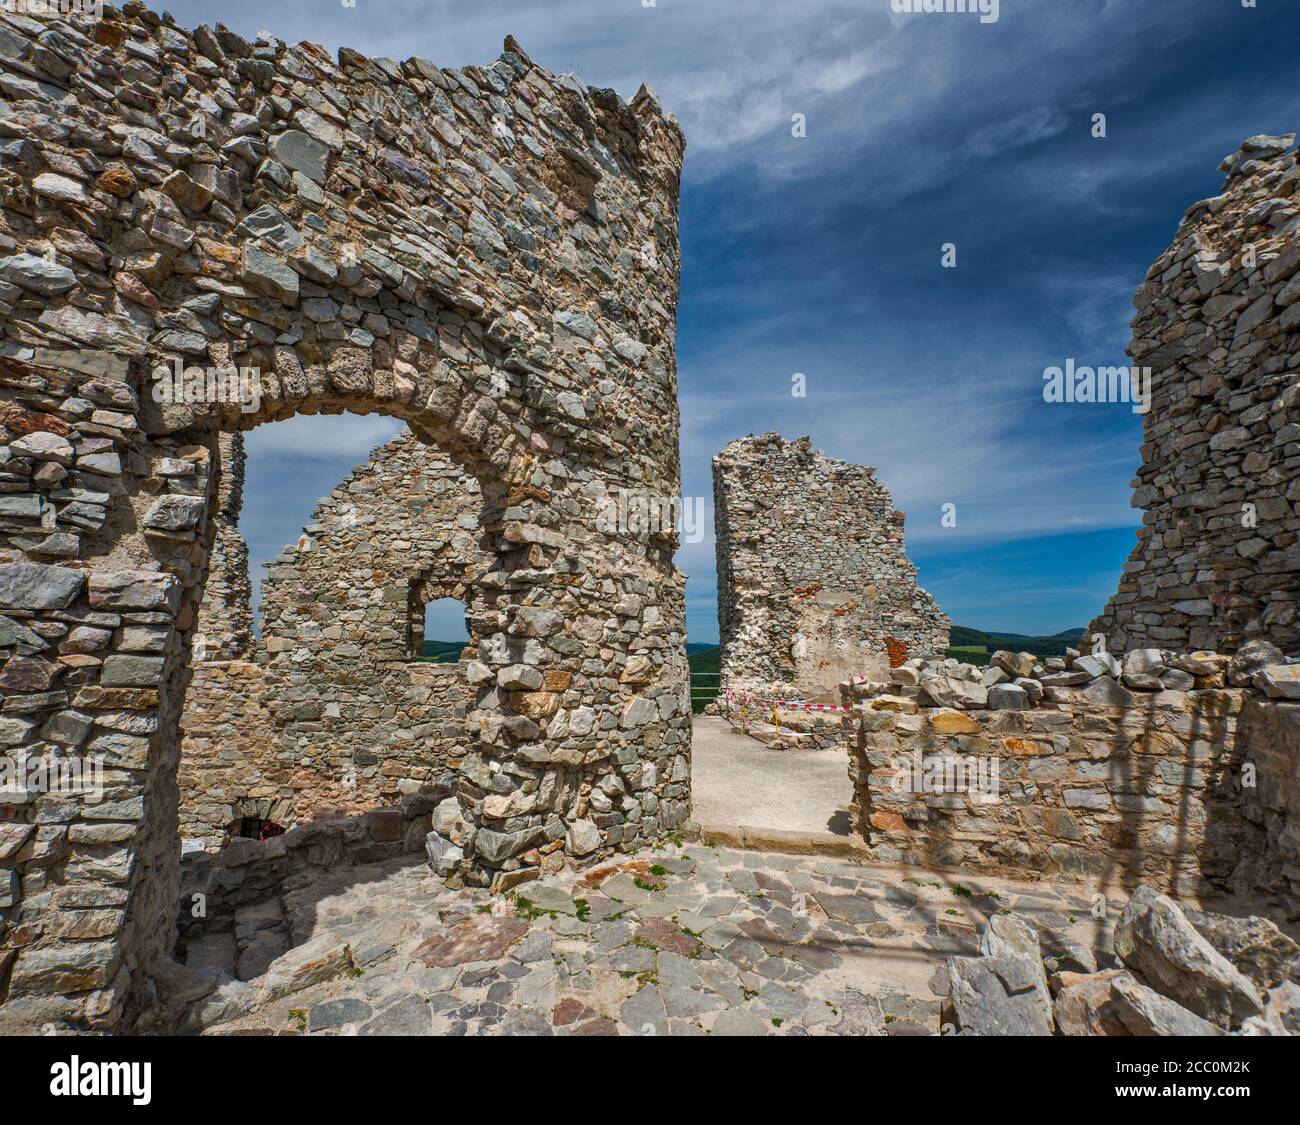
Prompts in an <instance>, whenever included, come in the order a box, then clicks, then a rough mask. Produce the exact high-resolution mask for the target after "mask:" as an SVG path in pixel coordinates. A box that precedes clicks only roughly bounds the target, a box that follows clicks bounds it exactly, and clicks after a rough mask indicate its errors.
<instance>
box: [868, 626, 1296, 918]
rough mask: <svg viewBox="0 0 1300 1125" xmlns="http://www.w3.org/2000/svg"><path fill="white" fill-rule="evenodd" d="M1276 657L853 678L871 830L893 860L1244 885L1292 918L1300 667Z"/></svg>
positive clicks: (1212, 887)
mask: <svg viewBox="0 0 1300 1125" xmlns="http://www.w3.org/2000/svg"><path fill="white" fill-rule="evenodd" d="M1281 660H1282V656H1281V653H1280V652H1278V651H1277V650H1276V649H1274V648H1272V646H1267V645H1264V644H1263V643H1262V642H1254V647H1248V648H1243V649H1242V650H1241V651H1240V652H1239V653H1238V654H1237V655H1236V656H1235V657H1233V658H1231V659H1230V658H1229V657H1228V656H1227V655H1225V654H1218V653H1213V652H1195V653H1184V654H1179V653H1173V652H1168V651H1162V650H1158V649H1139V650H1134V651H1131V652H1129V653H1127V654H1126V655H1125V656H1124V658H1123V659H1122V660H1120V659H1117V658H1116V657H1114V656H1112V655H1110V654H1109V653H1095V654H1081V653H1077V652H1073V651H1072V652H1071V653H1070V654H1069V655H1067V656H1066V657H1065V658H1056V657H1054V658H1051V659H1050V660H1049V661H1047V662H1046V666H1044V665H1040V664H1038V663H1037V660H1036V658H1035V657H1033V656H1032V655H1030V654H1029V653H1012V652H999V653H995V654H994V655H993V658H992V661H991V663H990V665H989V666H988V667H987V668H984V669H979V668H976V667H974V666H972V665H968V664H961V663H959V662H957V661H956V660H952V659H947V660H943V661H919V660H918V661H909V662H908V663H907V664H904V665H903V666H901V667H899V668H896V669H894V670H893V672H892V673H891V674H890V680H891V683H890V684H888V685H885V684H871V683H854V684H850V683H846V684H845V685H843V692H844V697H845V700H846V702H849V703H851V704H852V705H853V706H854V711H853V712H852V713H851V714H850V715H849V716H847V717H846V718H845V727H846V732H847V734H848V746H849V759H850V764H849V773H850V777H851V779H852V781H853V783H854V791H855V794H856V795H855V798H854V804H853V807H852V811H853V814H854V816H855V817H856V819H857V825H858V830H859V831H860V832H861V833H862V835H863V837H864V838H865V839H866V840H867V842H868V844H869V845H870V847H871V849H872V853H873V855H874V857H875V858H876V859H878V860H881V861H885V862H906V863H911V864H918V865H921V866H924V867H927V868H929V869H931V870H940V869H960V870H962V871H980V872H990V873H992V872H997V873H999V874H1004V875H1005V874H1012V873H1019V874H1022V875H1023V874H1032V873H1037V874H1039V875H1041V874H1043V873H1046V874H1049V875H1051V874H1059V875H1063V876H1065V877H1088V878H1092V879H1096V880H1099V881H1101V882H1102V883H1104V884H1107V885H1113V886H1116V887H1125V888H1132V887H1136V886H1138V885H1139V884H1143V883H1146V884H1149V885H1152V886H1156V887H1158V888H1160V889H1162V890H1165V891H1167V892H1168V893H1170V894H1174V895H1196V894H1204V893H1214V892H1217V893H1225V892H1226V893H1242V894H1246V895H1250V896H1254V897H1258V896H1263V897H1264V898H1266V899H1269V900H1272V902H1274V903H1275V904H1276V905H1277V907H1278V908H1279V909H1280V910H1282V911H1283V912H1284V913H1285V914H1286V916H1287V917H1289V918H1291V919H1296V918H1297V917H1300V863H1298V862H1297V861H1298V860H1300V847H1298V846H1297V845H1298V843H1300V786H1297V784H1296V777H1295V753H1296V747H1297V745H1300V703H1297V702H1295V700H1296V699H1297V698H1300V664H1288V663H1281V662H1280V661H1281ZM1272 661H1278V663H1271V662H1272Z"/></svg>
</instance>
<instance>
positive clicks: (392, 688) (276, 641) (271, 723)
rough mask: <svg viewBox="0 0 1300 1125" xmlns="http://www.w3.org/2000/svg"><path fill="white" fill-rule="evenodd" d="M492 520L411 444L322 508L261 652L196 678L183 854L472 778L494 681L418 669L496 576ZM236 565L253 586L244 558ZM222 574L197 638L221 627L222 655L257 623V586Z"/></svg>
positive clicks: (462, 485)
mask: <svg viewBox="0 0 1300 1125" xmlns="http://www.w3.org/2000/svg"><path fill="white" fill-rule="evenodd" d="M223 465H224V461H223ZM223 479H224V478H223ZM225 508H226V505H225V504H223V505H222V508H221V511H222V512H224V511H225ZM481 508H482V497H481V495H480V492H479V487H478V482H477V481H475V480H474V478H473V477H472V476H469V475H468V474H466V473H464V472H463V471H462V470H461V469H459V468H458V467H457V466H455V465H454V464H451V463H450V462H448V461H447V460H446V459H445V458H444V457H442V456H441V454H439V453H438V451H437V450H436V449H434V448H433V447H432V446H430V445H428V444H427V443H425V442H423V441H421V440H420V439H419V438H417V437H416V436H415V435H414V434H412V433H411V432H410V431H409V430H408V431H406V432H404V433H403V434H401V435H400V436H399V437H397V438H395V439H394V440H393V441H391V442H389V443H387V444H386V445H383V446H380V447H379V448H378V449H376V450H375V451H374V453H373V454H372V455H371V457H370V459H369V460H368V461H366V463H365V464H363V465H359V466H358V467H357V468H356V469H354V470H353V471H352V472H351V473H350V474H349V475H348V476H347V477H346V478H345V479H344V480H343V481H342V482H341V483H340V484H339V485H338V487H337V488H335V489H334V490H333V492H332V493H331V494H330V496H328V497H326V498H325V499H324V500H323V501H322V503H321V505H320V507H319V508H318V509H317V510H316V513H315V517H314V520H313V522H312V523H311V525H310V526H308V527H307V528H305V529H304V535H303V537H302V539H301V540H300V541H299V543H298V544H295V545H291V546H289V547H287V548H286V549H285V550H284V551H283V552H282V553H281V555H280V556H279V557H278V558H277V559H275V560H274V561H273V562H272V563H270V564H268V565H269V575H268V577H267V578H266V579H265V580H264V581H263V583H262V608H263V622H262V637H261V638H260V639H259V640H257V641H256V642H254V641H253V640H252V638H251V635H249V636H248V637H247V638H246V639H245V641H244V644H243V646H242V647H241V648H239V649H237V650H235V651H232V652H230V653H229V657H230V658H229V659H212V658H208V659H205V660H202V661H198V660H196V661H194V662H193V664H192V669H193V679H192V680H191V682H190V686H189V689H188V690H187V692H186V696H185V714H184V717H183V719H182V721H181V726H182V733H183V741H182V743H181V767H180V786H181V809H180V815H181V834H182V836H183V837H184V838H185V839H186V840H187V841H192V842H196V843H201V844H203V845H204V846H206V847H209V848H211V847H214V846H220V845H222V844H224V843H226V842H227V841H228V840H229V838H230V836H231V834H232V830H233V829H234V828H235V827H237V825H238V822H239V821H240V820H241V819H242V818H244V817H253V818H256V819H259V820H270V821H273V822H274V823H275V824H277V825H279V826H280V827H284V828H289V827H292V826H293V825H295V824H297V823H299V822H301V821H303V820H306V819H310V818H311V817H312V815H313V814H314V813H316V812H319V811H324V810H330V811H342V812H347V813H357V812H363V811H366V810H369V809H373V808H377V807H380V806H381V805H385V804H392V803H394V802H396V801H397V800H398V799H399V798H400V797H401V796H403V795H405V794H408V793H416V792H418V791H419V790H420V788H421V787H422V785H424V784H425V783H426V782H428V781H429V780H430V779H431V778H433V777H434V776H436V775H437V774H438V773H439V772H440V771H441V770H443V769H446V768H447V767H448V765H452V766H455V765H457V764H459V759H460V753H461V749H462V747H463V746H464V744H465V721H466V716H467V715H468V713H469V711H470V709H471V708H472V707H473V698H472V693H471V691H470V684H469V682H468V679H467V675H469V673H470V670H471V667H472V669H473V675H475V676H477V677H479V678H480V679H481V678H482V676H483V675H484V673H485V666H483V665H481V664H479V663H478V662H477V661H473V662H471V661H462V662H461V663H460V664H459V665H457V664H454V663H453V664H433V663H421V662H417V660H416V658H417V657H418V656H419V654H420V648H421V644H422V641H423V625H424V606H425V604H426V602H428V601H432V600H434V599H437V598H444V597H446V598H455V599H457V600H459V601H461V602H465V603H468V602H469V601H470V600H472V595H471V591H472V590H475V589H477V588H478V586H479V584H480V582H481V579H482V576H483V574H484V573H485V572H486V571H487V569H488V568H489V567H490V566H491V564H492V561H493V557H492V555H491V554H490V553H489V552H488V550H487V549H486V548H485V547H484V546H483V545H482V543H481V541H480V539H481V537H480V533H479V530H478V515H479V511H480V510H481ZM237 536H238V533H237V531H236V532H235V533H234V534H233V536H232V538H236V537H237ZM229 558H231V559H234V560H236V565H242V566H243V569H244V572H245V575H246V573H247V553H246V552H245V553H244V554H243V556H241V555H240V554H239V553H238V552H237V551H231V552H230V554H229ZM217 562H218V560H217V559H215V558H214V560H213V564H212V567H211V569H210V570H209V574H208V587H207V590H206V591H205V594H204V600H203V604H202V607H201V611H200V626H201V628H204V629H210V630H212V635H211V638H210V639H208V643H207V648H208V650H209V652H217V653H222V654H225V652H226V649H227V646H228V644H229V638H230V636H231V635H232V632H233V631H234V630H236V629H237V625H238V623H239V622H241V621H243V620H244V618H245V617H246V616H250V617H251V608H250V606H249V604H248V600H247V599H248V595H249V586H248V583H247V580H246V578H245V580H244V581H243V582H242V583H241V582H240V580H239V578H238V576H231V577H227V576H225V575H224V574H220V573H219V572H218V568H217ZM214 580H215V584H216V587H217V588H218V589H242V591H243V594H244V601H243V602H242V603H235V602H233V601H231V600H225V599H223V600H222V601H221V602H220V603H219V611H220V612H219V611H218V606H214V605H213V600H214V599H213V597H212V591H213V588H214ZM226 614H228V615H229V618H230V622H231V623H230V625H227V623H226V622H225V621H224V620H222V615H226ZM421 846H423V841H421Z"/></svg>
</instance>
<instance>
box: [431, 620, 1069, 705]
mask: <svg viewBox="0 0 1300 1125" xmlns="http://www.w3.org/2000/svg"><path fill="white" fill-rule="evenodd" d="M1083 633H1084V631H1083V630H1082V629H1063V630H1062V631H1061V632H1059V633H1053V634H1052V635H1051V636H1049V637H1031V636H1029V635H1027V634H1025V633H989V632H986V631H985V630H983V629H971V628H968V627H967V626H965V625H954V626H953V627H952V633H951V636H950V639H949V645H950V646H951V647H950V648H949V649H948V651H947V653H946V654H945V655H947V656H955V657H956V658H957V659H958V660H964V661H966V662H967V663H968V664H980V665H983V664H987V663H988V662H989V657H990V656H992V655H993V654H994V653H995V652H997V650H998V649H1000V648H1008V649H1013V650H1015V651H1016V652H1032V653H1033V654H1034V655H1035V656H1064V655H1065V650H1066V648H1067V647H1070V646H1074V645H1077V644H1078V643H1079V641H1080V640H1082V639H1083ZM467 644H469V641H425V642H424V655H423V656H421V657H420V659H421V660H427V661H430V662H432V663H434V664H455V663H456V662H457V661H458V660H459V659H460V654H461V650H462V649H463V648H464V647H465V646H466V645H467ZM720 655H721V650H720V649H719V648H718V646H717V645H711V644H701V643H697V642H688V643H687V645H686V660H687V663H688V664H690V666H691V673H692V676H693V682H692V684H691V709H692V710H693V711H695V712H697V713H698V712H699V711H702V710H703V709H704V706H705V705H706V704H707V703H708V702H709V700H711V699H713V698H714V696H716V695H717V694H718V677H717V672H718V668H719V657H720Z"/></svg>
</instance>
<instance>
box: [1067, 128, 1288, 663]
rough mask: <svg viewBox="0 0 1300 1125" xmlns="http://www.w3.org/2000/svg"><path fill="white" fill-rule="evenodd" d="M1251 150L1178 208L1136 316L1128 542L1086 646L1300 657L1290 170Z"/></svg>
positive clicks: (1270, 140)
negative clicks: (1138, 372) (1102, 641)
mask: <svg viewBox="0 0 1300 1125" xmlns="http://www.w3.org/2000/svg"><path fill="white" fill-rule="evenodd" d="M1294 141H1295V135H1294V134H1291V135H1289V136H1285V137H1269V136H1258V137H1251V138H1250V139H1249V140H1248V141H1246V142H1245V144H1243V145H1242V147H1241V149H1240V151H1238V152H1236V153H1234V154H1233V155H1231V156H1229V157H1228V158H1227V159H1226V160H1225V161H1224V162H1223V164H1222V166H1221V170H1222V171H1224V172H1226V173H1227V174H1228V179H1227V182H1226V183H1225V184H1224V188H1223V192H1222V194H1220V195H1217V196H1215V197H1214V198H1212V199H1204V200H1202V201H1201V202H1199V203H1195V204H1193V205H1192V206H1191V207H1190V208H1188V210H1187V213H1186V215H1185V216H1184V218H1183V222H1182V225H1181V226H1180V227H1179V228H1178V233H1177V234H1176V235H1175V236H1174V241H1173V244H1172V245H1171V246H1170V247H1169V249H1168V250H1166V251H1165V252H1164V254H1162V255H1161V256H1160V258H1159V259H1157V261H1156V262H1155V264H1154V265H1152V267H1151V269H1150V270H1149V271H1148V272H1147V277H1146V281H1145V282H1144V283H1143V284H1142V285H1141V286H1140V287H1139V289H1138V291H1137V295H1136V296H1135V297H1134V299H1133V303H1134V305H1135V306H1136V308H1137V314H1136V316H1135V317H1134V319H1133V340H1132V342H1131V343H1130V344H1129V348H1128V353H1129V355H1131V356H1132V357H1133V359H1134V361H1135V362H1136V363H1137V364H1140V365H1141V366H1143V367H1149V368H1150V369H1151V386H1152V395H1153V397H1152V403H1151V409H1150V411H1149V413H1148V414H1147V416H1146V420H1145V424H1144V436H1143V443H1142V467H1141V468H1140V469H1139V470H1138V475H1137V480H1136V481H1135V482H1134V483H1135V486H1136V487H1135V490H1134V493H1133V506H1134V507H1135V508H1141V509H1143V512H1144V516H1143V526H1142V528H1141V530H1139V532H1138V543H1137V546H1136V547H1135V548H1134V549H1133V553H1132V554H1131V555H1130V556H1129V559H1128V562H1127V563H1126V564H1125V566H1124V574H1123V577H1122V578H1121V579H1120V583H1119V589H1118V591H1117V592H1116V593H1115V594H1114V596H1113V597H1112V598H1111V599H1110V601H1109V602H1108V603H1107V605H1106V608H1105V610H1104V611H1103V613H1102V615H1101V616H1100V617H1098V618H1097V620H1096V621H1094V622H1093V623H1092V625H1091V626H1090V628H1089V633H1101V634H1104V635H1106V637H1107V638H1108V643H1109V647H1110V648H1111V650H1112V651H1115V652H1123V651H1125V650H1128V649H1134V648H1146V647H1151V648H1168V649H1179V648H1192V649H1218V650H1221V651H1228V652H1231V651H1235V650H1236V649H1238V648H1240V647H1241V645H1243V644H1244V643H1245V642H1246V641H1248V640H1251V639H1253V638H1263V639H1266V640H1269V641H1271V642H1272V643H1274V644H1276V645H1278V646H1279V647H1280V648H1282V649H1283V650H1284V651H1288V652H1294V651H1300V537H1298V536H1297V533H1296V510H1297V507H1298V506H1300V374H1298V373H1297V371H1298V369H1300V362H1298V358H1300V357H1298V354H1297V353H1298V352H1300V272H1298V271H1300V213H1298V212H1297V207H1296V201H1295V190H1296V185H1297V183H1298V182H1300V166H1298V165H1297V156H1296V153H1295V152H1292V151H1289V150H1290V149H1291V146H1292V144H1293V143H1294Z"/></svg>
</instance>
